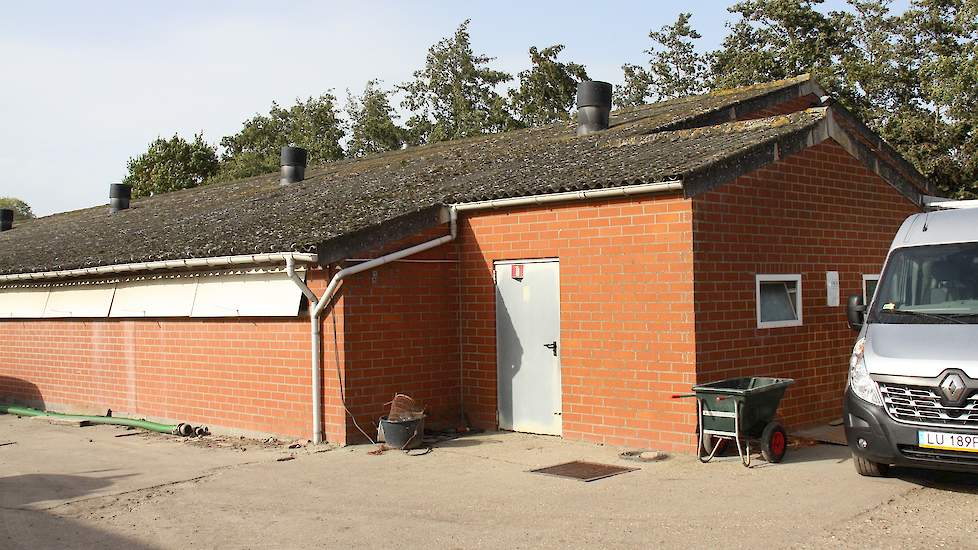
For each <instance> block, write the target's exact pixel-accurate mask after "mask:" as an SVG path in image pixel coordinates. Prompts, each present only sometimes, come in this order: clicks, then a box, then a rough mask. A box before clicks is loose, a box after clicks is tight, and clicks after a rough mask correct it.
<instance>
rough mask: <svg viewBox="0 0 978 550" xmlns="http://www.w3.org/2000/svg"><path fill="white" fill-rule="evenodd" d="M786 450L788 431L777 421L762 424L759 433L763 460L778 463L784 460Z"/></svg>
mask: <svg viewBox="0 0 978 550" xmlns="http://www.w3.org/2000/svg"><path fill="white" fill-rule="evenodd" d="M787 450H788V432H786V431H784V427H783V426H781V424H778V423H777V422H770V423H768V425H767V426H764V432H763V433H762V434H761V454H762V455H763V456H764V460H766V461H768V462H772V463H778V462H781V461H782V460H784V453H785V452H786V451H787Z"/></svg>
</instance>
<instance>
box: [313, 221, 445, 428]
mask: <svg viewBox="0 0 978 550" xmlns="http://www.w3.org/2000/svg"><path fill="white" fill-rule="evenodd" d="M446 233H447V228H446V229H440V230H439V232H438V234H437V235H431V236H430V237H429V238H433V237H435V236H441V235H444V234H446ZM412 244H413V243H412ZM405 246H410V245H405ZM397 248H401V246H398V247H397ZM453 252H454V247H453V246H451V245H450V244H446V245H443V246H441V247H439V248H437V249H434V250H432V251H431V252H429V253H427V254H424V255H419V256H415V257H412V260H424V261H421V262H419V261H407V262H396V263H392V264H387V265H385V266H382V267H380V268H378V269H376V270H374V271H371V272H364V273H361V274H358V275H355V276H353V277H351V279H350V280H349V281H348V282H347V283H345V284H344V288H343V291H342V295H343V300H344V303H345V306H344V312H343V313H344V322H345V329H346V342H345V347H346V386H345V390H346V398H347V403H348V405H349V407H350V411H351V412H352V413H353V414H354V415H355V417H356V419H357V423H358V424H359V425H360V427H361V428H363V429H364V431H366V432H367V434H368V435H369V436H370V437H374V436H375V434H376V427H377V419H378V418H379V417H380V416H382V415H384V414H386V412H387V409H388V408H389V407H387V406H385V404H387V403H388V402H389V401H390V400H391V398H393V396H394V394H396V393H403V394H407V395H409V396H411V397H412V398H414V399H415V400H417V401H418V402H420V403H421V404H423V405H424V406H425V408H426V411H427V414H428V420H427V425H428V426H429V427H446V426H456V425H457V424H458V420H459V399H460V394H459V384H460V371H459V361H458V354H459V339H458V279H457V273H458V266H457V263H456V260H455V259H454V253H453ZM326 376H328V377H335V371H333V372H327V373H326ZM347 437H348V439H349V440H351V441H362V440H363V439H364V438H363V436H362V435H360V433H359V431H358V430H356V428H355V426H354V425H353V423H352V421H351V422H350V423H349V425H348V426H347Z"/></svg>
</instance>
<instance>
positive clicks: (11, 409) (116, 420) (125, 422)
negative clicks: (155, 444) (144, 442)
mask: <svg viewBox="0 0 978 550" xmlns="http://www.w3.org/2000/svg"><path fill="white" fill-rule="evenodd" d="M0 413H6V414H15V415H17V416H44V417H47V418H63V419H66V420H75V421H86V422H90V423H92V424H109V425H112V426H129V427H132V428H142V429H144V430H149V431H151V432H159V433H162V434H173V435H182V436H188V435H194V427H193V426H191V425H190V424H184V423H180V424H160V423H159V422H150V421H149V420H139V419H136V418H125V417H122V416H89V415H83V414H62V413H56V412H48V411H41V410H38V409H32V408H30V407H19V406H17V405H0Z"/></svg>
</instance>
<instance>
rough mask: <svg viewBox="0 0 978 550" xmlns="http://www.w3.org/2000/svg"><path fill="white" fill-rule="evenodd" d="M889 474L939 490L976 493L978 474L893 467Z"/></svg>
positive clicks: (977, 492)
mask: <svg viewBox="0 0 978 550" xmlns="http://www.w3.org/2000/svg"><path fill="white" fill-rule="evenodd" d="M890 475H892V476H893V477H897V478H899V479H902V480H903V481H906V482H909V483H914V484H916V485H920V486H921V487H927V488H929V489H939V490H941V491H953V492H955V493H964V494H970V495H978V475H976V474H967V473H961V472H944V471H940V470H922V469H913V468H894V469H893V470H892V471H891V473H890Z"/></svg>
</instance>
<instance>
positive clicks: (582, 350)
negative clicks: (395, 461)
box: [457, 194, 695, 449]
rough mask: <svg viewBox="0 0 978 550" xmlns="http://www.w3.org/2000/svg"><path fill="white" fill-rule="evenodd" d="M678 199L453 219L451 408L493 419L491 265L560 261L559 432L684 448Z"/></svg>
mask: <svg viewBox="0 0 978 550" xmlns="http://www.w3.org/2000/svg"><path fill="white" fill-rule="evenodd" d="M690 206H691V204H690V202H689V201H686V200H683V199H682V198H681V197H680V196H678V195H675V194H671V195H668V196H662V195H658V196H647V197H644V198H640V199H635V200H615V201H602V202H589V203H569V204H565V205H559V206H558V205H555V206H552V207H546V208H540V207H538V208H529V209H521V210H513V211H503V212H490V213H478V214H476V215H472V216H466V217H464V218H463V219H462V223H461V233H460V236H459V241H458V244H457V246H458V247H459V250H460V252H459V253H460V259H461V261H462V263H461V272H460V279H461V302H460V308H461V330H462V334H461V338H462V342H461V343H462V363H463V379H462V387H463V392H464V396H463V404H464V408H465V411H466V414H467V415H468V417H469V419H470V421H471V422H472V423H473V424H474V425H476V426H478V427H482V428H490V429H491V428H495V427H496V425H497V424H496V340H495V290H494V283H493V262H494V261H496V260H512V259H526V258H559V259H560V285H561V287H560V300H561V304H560V316H561V318H560V322H561V349H562V350H563V351H562V352H561V377H562V385H563V435H564V437H565V438H567V439H579V440H587V441H594V442H601V443H608V444H621V445H635V446H648V445H656V446H658V447H659V448H665V449H673V448H679V447H684V446H687V445H688V444H689V443H690V442H691V440H692V436H691V433H692V428H693V425H694V424H695V421H694V419H693V414H692V411H693V409H692V408H691V407H690V406H689V404H688V403H681V402H677V401H675V400H671V399H670V398H669V396H670V395H671V394H672V393H675V392H677V391H681V390H685V389H688V388H689V385H690V384H691V383H692V382H693V380H694V373H693V365H694V360H695V358H694V351H695V349H694V342H693V309H692V292H693V286H692V244H691V239H692V214H691V211H690Z"/></svg>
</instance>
